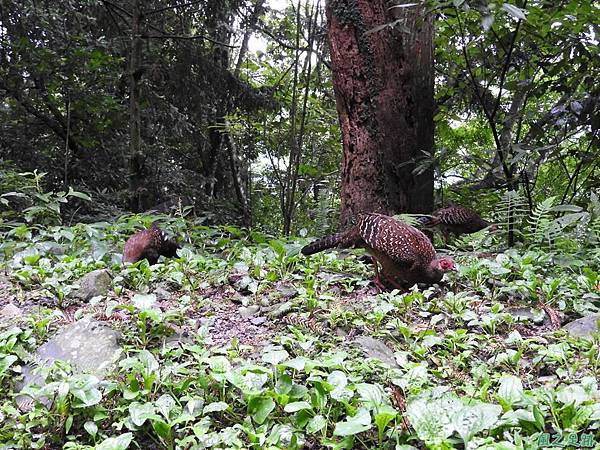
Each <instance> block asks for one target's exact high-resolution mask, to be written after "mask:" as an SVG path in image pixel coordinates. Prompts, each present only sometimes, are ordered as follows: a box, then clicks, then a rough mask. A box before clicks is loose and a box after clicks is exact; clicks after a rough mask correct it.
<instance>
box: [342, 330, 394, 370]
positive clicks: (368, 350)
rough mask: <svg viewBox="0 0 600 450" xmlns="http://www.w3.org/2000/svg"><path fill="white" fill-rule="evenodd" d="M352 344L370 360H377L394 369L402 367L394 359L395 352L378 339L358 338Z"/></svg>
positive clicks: (369, 337)
mask: <svg viewBox="0 0 600 450" xmlns="http://www.w3.org/2000/svg"><path fill="white" fill-rule="evenodd" d="M352 344H353V345H355V346H356V347H360V348H361V349H362V350H363V351H364V352H365V355H366V356H367V357H368V358H377V359H379V360H381V361H382V362H383V363H385V364H386V365H388V366H390V367H392V368H399V367H400V366H399V365H398V363H397V362H396V358H394V351H393V350H392V349H391V348H389V347H388V346H387V345H386V344H385V343H384V342H382V341H380V340H378V339H375V338H372V337H371V336H358V337H357V338H355V339H354V341H353V343H352Z"/></svg>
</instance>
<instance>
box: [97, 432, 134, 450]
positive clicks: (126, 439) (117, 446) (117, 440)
mask: <svg viewBox="0 0 600 450" xmlns="http://www.w3.org/2000/svg"><path fill="white" fill-rule="evenodd" d="M132 440H133V434H132V433H125V434H122V435H120V436H117V437H111V438H108V439H105V440H104V441H102V442H101V443H100V444H98V445H96V448H95V450H126V449H127V448H129V444H131V441H132Z"/></svg>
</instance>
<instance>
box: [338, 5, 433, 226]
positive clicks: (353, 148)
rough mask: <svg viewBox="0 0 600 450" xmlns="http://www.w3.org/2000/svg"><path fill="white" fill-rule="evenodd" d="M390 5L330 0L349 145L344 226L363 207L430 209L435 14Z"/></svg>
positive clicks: (340, 103)
mask: <svg viewBox="0 0 600 450" xmlns="http://www.w3.org/2000/svg"><path fill="white" fill-rule="evenodd" d="M403 1H404V0H403ZM405 3H409V1H406V2H405ZM410 3H414V2H412V1H410ZM390 6H391V3H390V2H388V1H387V0H329V1H328V2H327V21H328V32H329V42H330V48H331V59H332V65H333V84H334V89H335V93H336V102H337V109H338V114H339V119H340V126H341V130H342V140H343V148H344V157H343V163H342V183H341V209H342V210H341V220H342V223H343V224H348V223H349V222H350V221H351V220H352V217H353V216H354V215H356V214H357V213H359V212H363V211H376V212H383V213H389V214H393V213H399V212H409V213H416V212H429V211H431V209H432V208H433V169H432V168H431V167H430V166H428V167H423V165H422V164H421V163H422V161H423V160H424V159H431V157H432V154H433V132H434V124H433V113H434V100H433V43H432V34H433V28H432V19H431V17H427V16H425V12H424V11H425V8H424V7H423V6H420V5H417V6H406V7H397V8H390Z"/></svg>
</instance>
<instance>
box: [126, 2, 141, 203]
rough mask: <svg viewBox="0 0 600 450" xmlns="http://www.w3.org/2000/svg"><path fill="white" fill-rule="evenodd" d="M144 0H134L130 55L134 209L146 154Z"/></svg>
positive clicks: (138, 195) (130, 158) (137, 200)
mask: <svg viewBox="0 0 600 450" xmlns="http://www.w3.org/2000/svg"><path fill="white" fill-rule="evenodd" d="M140 3H141V2H140V0H132V8H131V9H132V17H131V53H130V55H129V138H130V143H129V161H128V163H129V201H130V205H129V206H130V208H131V209H132V210H133V211H141V210H143V209H144V207H145V205H144V202H143V196H144V194H143V189H144V184H145V180H144V166H145V163H144V155H143V153H142V137H141V113H140V79H141V75H142V37H141V22H142V12H141V4H140Z"/></svg>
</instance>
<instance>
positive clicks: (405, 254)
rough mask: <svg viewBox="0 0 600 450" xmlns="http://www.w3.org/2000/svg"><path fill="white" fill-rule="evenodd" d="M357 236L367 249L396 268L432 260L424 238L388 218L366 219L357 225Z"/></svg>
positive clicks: (418, 232) (432, 253)
mask: <svg viewBox="0 0 600 450" xmlns="http://www.w3.org/2000/svg"><path fill="white" fill-rule="evenodd" d="M360 234H361V237H362V238H363V240H364V241H365V243H366V244H367V246H368V247H370V248H372V249H373V250H375V251H376V252H379V253H383V254H384V255H386V256H388V257H389V258H391V259H393V260H394V262H395V263H396V264H398V265H402V266H405V267H412V266H414V265H415V264H416V263H419V262H420V261H423V260H431V259H433V258H434V257H435V250H434V249H433V246H432V245H431V242H430V241H429V239H427V236H425V235H424V234H423V233H422V232H421V231H419V230H417V229H416V228H414V227H412V226H410V225H407V224H405V223H402V222H400V221H398V220H396V219H393V218H391V217H387V216H382V215H377V214H372V215H369V216H366V217H365V218H364V219H363V221H362V222H361V223H360Z"/></svg>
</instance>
